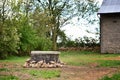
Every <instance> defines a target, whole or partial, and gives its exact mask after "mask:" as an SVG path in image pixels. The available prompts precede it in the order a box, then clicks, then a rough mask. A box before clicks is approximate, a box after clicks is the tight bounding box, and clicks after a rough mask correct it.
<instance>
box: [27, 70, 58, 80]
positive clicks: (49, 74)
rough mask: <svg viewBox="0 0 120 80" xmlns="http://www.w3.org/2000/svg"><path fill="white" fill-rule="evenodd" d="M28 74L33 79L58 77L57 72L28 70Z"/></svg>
mask: <svg viewBox="0 0 120 80" xmlns="http://www.w3.org/2000/svg"><path fill="white" fill-rule="evenodd" d="M28 73H29V74H30V75H32V76H35V77H41V78H45V79H50V78H55V77H60V71H59V70H29V71H28Z"/></svg>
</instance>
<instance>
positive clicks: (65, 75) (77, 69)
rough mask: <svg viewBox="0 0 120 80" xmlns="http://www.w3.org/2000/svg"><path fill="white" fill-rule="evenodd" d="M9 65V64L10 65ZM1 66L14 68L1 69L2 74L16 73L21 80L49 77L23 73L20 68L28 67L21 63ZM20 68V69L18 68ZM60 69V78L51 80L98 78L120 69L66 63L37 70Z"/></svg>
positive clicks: (2, 65)
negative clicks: (36, 76) (62, 65)
mask: <svg viewBox="0 0 120 80" xmlns="http://www.w3.org/2000/svg"><path fill="white" fill-rule="evenodd" d="M8 65H9V66H8ZM0 68H7V69H9V70H12V72H4V71H0V75H11V74H12V75H14V76H18V77H19V78H20V80H31V79H32V80H48V79H41V78H37V79H36V78H34V77H33V76H31V75H30V74H27V73H25V72H24V73H23V72H21V71H20V70H24V69H28V68H22V66H21V65H19V64H16V63H15V64H12V63H7V64H4V63H0ZM17 69H18V70H17ZM29 69H36V68H29ZM44 69H45V70H46V69H48V70H51V69H53V70H56V69H57V70H60V71H61V75H60V77H58V78H54V79H49V80H98V79H99V78H101V77H102V76H104V75H111V74H113V73H115V72H117V71H118V70H119V68H100V67H95V66H94V67H90V66H87V67H86V66H69V65H66V66H64V67H63V68H39V69H37V70H44Z"/></svg>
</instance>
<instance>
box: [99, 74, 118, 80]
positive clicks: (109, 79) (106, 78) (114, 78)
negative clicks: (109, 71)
mask: <svg viewBox="0 0 120 80" xmlns="http://www.w3.org/2000/svg"><path fill="white" fill-rule="evenodd" d="M100 80H120V73H115V74H113V75H112V76H111V77H109V76H104V77H103V78H101V79H100Z"/></svg>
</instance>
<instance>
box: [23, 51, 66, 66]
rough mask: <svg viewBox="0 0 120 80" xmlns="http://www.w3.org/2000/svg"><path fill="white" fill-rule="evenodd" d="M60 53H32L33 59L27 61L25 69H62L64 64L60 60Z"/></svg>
mask: <svg viewBox="0 0 120 80" xmlns="http://www.w3.org/2000/svg"><path fill="white" fill-rule="evenodd" d="M59 54H60V52H58V51H31V58H30V59H28V60H26V62H25V64H24V66H23V67H34V68H36V67H37V68H41V67H42V68H43V67H48V68H51V67H62V66H63V65H64V63H63V62H61V61H60V59H59Z"/></svg>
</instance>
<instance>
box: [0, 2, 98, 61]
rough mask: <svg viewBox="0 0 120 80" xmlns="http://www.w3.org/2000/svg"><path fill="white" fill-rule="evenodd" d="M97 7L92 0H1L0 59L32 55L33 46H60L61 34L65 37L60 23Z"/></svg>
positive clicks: (48, 47) (87, 14) (47, 47)
mask: <svg viewBox="0 0 120 80" xmlns="http://www.w3.org/2000/svg"><path fill="white" fill-rule="evenodd" d="M84 1H85V2H84ZM73 5H74V6H73ZM88 5H89V6H88ZM85 6H86V7H85ZM73 10H75V12H74V13H73ZM97 10H98V8H97V3H96V2H95V3H94V2H93V1H90V0H83V1H79V0H78V1H76V0H75V1H74V0H46V1H44V0H2V1H0V59H4V58H6V57H7V56H9V55H19V56H22V55H29V53H30V51H31V50H57V47H58V46H57V40H58V37H59V38H61V39H63V38H65V34H64V31H61V29H60V28H61V26H64V25H66V24H68V23H70V22H69V20H70V19H72V18H73V17H75V16H79V18H86V19H89V16H90V15H92V14H93V13H94V12H95V11H97ZM85 14H86V15H85ZM80 16H82V17H80ZM87 16H88V17H87Z"/></svg>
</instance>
